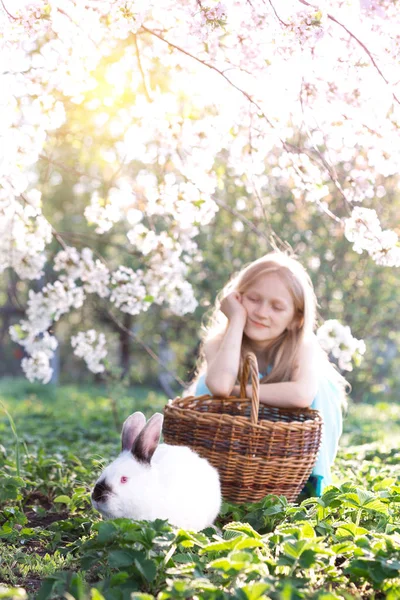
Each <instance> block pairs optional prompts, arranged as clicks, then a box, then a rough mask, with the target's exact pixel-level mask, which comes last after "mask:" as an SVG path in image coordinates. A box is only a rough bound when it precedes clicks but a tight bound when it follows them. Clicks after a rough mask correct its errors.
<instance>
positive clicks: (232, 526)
mask: <svg viewBox="0 0 400 600" xmlns="http://www.w3.org/2000/svg"><path fill="white" fill-rule="evenodd" d="M224 529H225V530H228V531H238V532H240V533H244V534H246V535H248V536H249V537H253V538H257V539H260V538H261V535H260V534H259V533H258V531H256V530H255V529H253V527H252V526H251V525H249V523H239V522H235V521H234V522H232V523H228V525H225V527H224Z"/></svg>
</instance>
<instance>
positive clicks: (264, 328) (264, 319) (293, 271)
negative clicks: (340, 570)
mask: <svg viewBox="0 0 400 600" xmlns="http://www.w3.org/2000/svg"><path fill="white" fill-rule="evenodd" d="M316 305H317V301H316V297H315V294H314V290H313V287H312V283H311V280H310V277H309V276H308V274H307V273H306V271H305V269H304V268H303V267H302V266H301V264H300V263H299V262H298V261H297V260H296V259H295V258H294V257H290V256H288V255H286V254H284V253H282V252H274V253H271V254H267V255H265V256H263V257H261V258H259V259H258V260H256V261H254V262H253V263H251V264H250V265H248V266H247V267H246V268H245V269H243V270H242V271H241V272H240V273H239V274H238V275H236V276H235V277H234V278H233V279H232V280H231V281H230V282H229V283H228V284H227V285H226V286H225V287H224V289H223V290H222V292H221V293H220V294H219V295H218V297H217V302H216V306H215V310H214V312H213V314H212V316H211V320H210V325H209V327H208V328H206V330H205V336H204V337H203V342H202V345H201V349H200V357H199V361H200V362H199V367H198V372H197V376H196V378H195V380H194V382H193V383H192V385H191V386H190V387H191V390H192V393H194V394H195V395H196V396H200V395H202V394H212V395H214V396H222V397H226V396H239V385H238V384H237V379H238V373H239V370H240V367H241V365H242V361H243V358H244V356H245V355H246V353H247V352H248V351H251V352H254V354H255V355H256V357H257V361H258V370H259V376H260V402H262V403H265V404H268V405H270V406H278V407H286V408H300V407H301V408H304V407H311V408H314V409H316V410H318V411H320V413H321V416H322V419H323V421H324V431H323V435H322V443H321V448H320V451H319V454H318V458H317V462H316V464H315V466H314V469H313V472H312V477H311V478H310V479H311V482H312V485H313V487H314V488H315V493H316V494H317V495H321V493H322V490H323V488H324V487H325V486H326V485H329V484H330V483H331V474H330V469H331V465H332V463H333V461H334V459H335V456H336V452H337V448H338V441H339V438H340V435H341V433H342V412H341V411H342V406H343V405H344V404H345V387H346V385H347V382H346V380H345V379H344V378H343V377H342V376H341V375H340V374H339V373H338V372H337V371H336V369H335V367H334V366H333V364H331V363H330V362H329V359H328V357H327V355H326V353H325V352H324V351H323V350H322V348H321V347H320V345H319V343H318V341H317V338H316V336H315V334H314V329H315V321H316ZM247 396H248V397H251V389H250V386H248V388H247Z"/></svg>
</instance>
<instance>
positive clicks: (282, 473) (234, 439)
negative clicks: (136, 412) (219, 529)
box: [163, 354, 322, 502]
mask: <svg viewBox="0 0 400 600" xmlns="http://www.w3.org/2000/svg"><path fill="white" fill-rule="evenodd" d="M249 373H250V374H251V382H252V399H251V402H250V401H249V399H248V398H246V383H247V381H248V378H249ZM259 385H260V384H259V377H258V365H257V359H256V357H255V355H254V354H248V355H247V356H246V359H245V363H244V368H243V373H242V376H241V378H240V395H241V398H236V397H235V398H233V397H229V398H217V397H214V396H209V395H205V396H197V397H195V396H188V397H186V398H179V397H178V398H175V400H172V401H170V403H169V404H168V405H167V406H166V407H165V409H164V427H163V434H164V440H165V442H166V443H167V444H174V445H179V446H189V447H190V448H192V449H193V450H195V451H196V452H197V453H198V454H199V455H200V456H202V457H204V458H207V459H208V460H209V461H210V463H211V464H212V465H213V466H214V467H216V468H217V469H218V471H219V475H220V480H221V487H222V495H223V497H224V499H225V500H229V501H230V502H257V501H258V500H261V499H262V498H264V496H266V495H267V494H276V495H283V496H286V498H287V499H288V500H289V501H295V500H296V498H297V496H298V495H299V493H300V492H301V490H302V489H303V487H304V485H305V483H306V481H307V479H308V477H309V476H310V474H311V471H312V468H313V466H314V463H315V461H316V458H317V454H318V450H319V446H320V443H321V434H322V419H321V416H320V414H319V412H318V411H316V410H311V409H309V408H301V409H281V408H275V407H271V406H265V405H263V404H262V405H261V406H260V401H259Z"/></svg>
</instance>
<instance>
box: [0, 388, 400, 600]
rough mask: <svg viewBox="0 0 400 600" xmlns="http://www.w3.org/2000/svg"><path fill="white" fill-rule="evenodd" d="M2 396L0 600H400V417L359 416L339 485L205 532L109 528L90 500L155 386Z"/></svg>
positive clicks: (239, 510) (156, 406)
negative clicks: (126, 423)
mask: <svg viewBox="0 0 400 600" xmlns="http://www.w3.org/2000/svg"><path fill="white" fill-rule="evenodd" d="M114 394H116V395H117V396H118V401H117V403H116V404H115V403H114V404H113V403H112V402H110V398H109V394H108V392H107V390H106V389H101V388H95V387H84V386H79V388H78V387H76V386H60V387H58V388H55V387H51V386H50V387H49V386H47V387H45V386H41V385H39V384H30V383H29V382H27V381H23V380H19V381H15V380H13V381H11V380H3V382H2V383H1V384H0V400H1V405H0V443H1V445H0V507H1V508H0V548H1V549H0V598H37V599H38V600H45V599H47V598H68V599H71V598H76V599H79V600H80V599H89V598H90V599H93V600H101V599H102V598H106V599H107V600H108V599H109V600H114V599H115V600H117V599H118V600H119V599H123V600H124V599H128V598H129V599H133V600H135V599H136V600H139V599H140V600H151V599H152V598H157V599H158V600H167V599H170V598H171V599H172V598H174V599H178V598H179V599H180V598H188V599H189V598H200V599H205V600H211V599H212V600H219V599H221V600H225V599H238V600H246V599H247V600H257V599H258V598H270V599H272V600H278V599H279V600H280V599H282V600H297V599H301V598H310V599H315V600H317V599H318V600H335V599H345V600H349V599H354V598H356V599H357V598H359V599H364V598H371V599H376V600H378V599H381V598H388V599H389V600H396V599H398V598H400V577H399V570H400V504H399V502H400V480H399V477H398V473H399V462H400V451H399V449H398V448H397V447H396V437H397V439H398V435H399V432H400V407H399V406H398V405H393V404H386V403H382V402H381V403H379V404H374V405H373V404H360V405H350V407H349V410H348V414H347V418H346V421H345V426H346V429H345V433H344V436H343V438H342V444H341V451H340V455H339V457H338V459H337V463H336V466H335V472H334V475H335V480H334V486H332V487H331V488H329V489H327V491H326V492H325V493H324V495H323V496H322V498H305V499H304V500H303V501H302V502H301V503H296V504H289V503H288V502H287V501H286V500H285V499H284V498H279V497H276V496H268V497H266V498H265V499H264V500H263V501H262V502H259V503H257V504H252V505H242V506H234V505H229V504H224V505H223V510H222V512H221V515H220V517H219V519H218V521H217V523H216V524H215V527H213V528H209V529H207V530H205V531H203V532H201V533H197V534H193V533H191V532H188V531H183V530H177V529H174V528H171V527H170V526H169V525H168V523H166V522H164V521H156V522H154V523H146V522H132V521H129V520H126V519H116V520H112V521H103V520H102V519H101V517H100V516H99V515H98V514H97V513H96V512H95V511H94V510H93V509H92V508H91V505H90V500H89V494H90V488H91V486H92V485H93V483H94V481H95V479H96V477H97V475H98V473H99V472H100V470H101V468H102V467H103V466H104V465H105V463H107V462H108V461H109V459H110V457H113V456H115V455H116V454H117V452H118V450H119V432H118V431H117V426H116V423H115V422H118V420H119V421H120V423H122V421H123V419H124V418H125V417H126V415H127V414H129V413H130V412H132V411H133V410H137V409H140V410H143V411H144V412H145V414H146V416H149V415H150V414H152V413H153V412H154V411H155V410H162V407H163V405H164V404H165V401H166V398H165V396H163V395H162V394H160V393H155V392H154V391H151V390H148V389H145V388H140V387H137V388H134V389H130V390H125V391H123V390H122V391H120V392H119V394H118V393H117V392H116V390H114Z"/></svg>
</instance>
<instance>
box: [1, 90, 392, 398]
mask: <svg viewBox="0 0 400 600" xmlns="http://www.w3.org/2000/svg"><path fill="white" fill-rule="evenodd" d="M106 92H107V90H105V91H104V93H105V94H106ZM107 93H109V92H107ZM89 99H90V98H89ZM63 101H64V104H66V101H65V99H63ZM125 101H127V100H126V98H124V97H121V98H120V99H119V100H118V102H117V101H116V102H115V103H114V104H111V105H110V106H108V107H103V108H102V110H103V112H104V111H105V112H107V113H108V115H109V116H112V115H113V114H114V113H116V111H118V110H119V109H120V108H121V106H123V103H124V102H125ZM66 112H67V115H68V118H67V120H66V125H64V126H63V127H62V128H61V129H60V130H58V132H57V135H54V136H52V137H51V138H49V140H48V143H47V146H46V156H44V157H42V159H41V161H40V163H39V173H38V177H39V182H38V185H39V186H40V189H42V192H43V197H44V198H46V202H45V204H44V214H45V216H46V217H47V218H48V219H49V221H50V223H51V224H52V225H53V227H54V229H55V230H56V231H58V232H59V234H60V235H61V236H62V238H63V239H64V242H65V243H67V244H71V245H76V247H77V248H78V249H81V248H83V247H86V246H89V247H90V248H92V249H93V251H94V253H95V254H97V255H99V256H101V257H103V259H104V260H105V261H106V262H107V264H108V266H109V267H110V268H112V269H115V268H116V267H117V266H118V265H119V264H123V265H125V266H128V267H131V268H133V269H138V268H140V267H141V266H143V264H142V259H141V255H139V254H138V253H137V252H135V250H134V249H133V248H132V247H130V246H129V244H128V242H127V238H126V225H124V224H123V223H118V224H117V225H115V226H114V228H113V229H112V230H111V231H109V232H107V233H105V234H103V235H97V234H96V233H95V231H94V227H91V226H89V225H88V224H87V222H86V219H85V217H84V214H83V212H84V208H85V206H86V205H87V204H88V203H89V194H88V193H87V192H86V187H85V183H86V182H88V181H91V182H92V183H93V181H97V183H98V191H99V194H100V195H101V196H103V197H106V196H107V191H108V190H109V189H110V188H111V187H112V186H113V184H114V182H115V180H116V178H117V177H118V176H119V174H120V171H124V172H128V173H130V174H132V173H137V172H138V171H139V170H140V165H139V164H135V163H133V162H131V163H129V164H127V165H121V167H120V169H119V170H118V171H117V172H115V170H114V171H113V170H112V168H111V166H110V164H109V162H108V159H107V155H106V153H105V152H104V149H105V148H107V147H109V148H110V149H112V147H113V144H114V143H115V140H114V139H112V136H111V137H110V133H109V132H108V133H107V130H106V128H104V129H103V128H102V127H101V126H99V125H98V124H97V125H96V119H95V118H89V117H88V116H87V115H86V113H85V108H84V106H83V105H82V104H74V103H73V102H70V103H69V104H68V103H67V104H66ZM339 167H340V166H339ZM168 168H169V166H168V160H167V161H166V163H165V164H164V165H163V167H160V166H156V165H155V167H154V173H155V175H156V176H158V177H159V178H160V179H162V178H163V177H164V176H165V172H166V171H168ZM341 168H343V170H344V171H346V170H350V169H351V165H349V164H344V165H341ZM160 169H162V172H161V171H160V172H158V171H159V170H160ZM214 169H215V172H216V174H217V176H218V190H217V194H216V197H215V200H216V201H217V203H218V204H219V207H220V209H219V212H218V213H217V215H216V217H215V218H214V220H213V221H212V222H211V223H210V224H209V225H208V226H206V227H203V228H202V229H201V231H200V234H199V236H198V238H197V243H198V245H199V248H200V250H201V253H202V260H200V261H195V262H193V263H192V264H191V265H190V272H189V276H188V279H189V281H190V282H191V284H192V285H193V287H194V290H195V295H196V298H197V300H198V302H199V305H198V307H197V309H196V311H195V312H194V313H193V314H188V315H185V316H184V317H177V316H175V315H172V314H171V312H170V311H169V310H168V308H167V307H160V306H157V305H152V306H151V307H150V309H149V310H148V312H146V313H143V314H140V315H138V316H135V317H133V316H130V315H127V314H123V313H119V314H118V313H117V311H116V310H114V313H113V314H111V313H110V308H109V305H108V303H107V301H106V300H101V299H100V298H97V297H96V298H94V297H91V296H89V297H88V301H87V302H86V303H85V305H84V307H83V308H82V309H81V310H79V311H75V312H71V313H70V314H68V315H66V316H64V317H62V318H61V320H60V321H59V322H58V323H55V326H54V332H55V334H56V336H57V338H58V340H59V343H60V345H59V352H58V355H57V361H58V364H57V365H56V366H57V368H56V374H55V381H57V380H61V381H62V382H63V383H68V382H70V381H72V380H73V381H75V382H76V381H81V382H89V381H92V380H93V379H95V380H96V381H97V382H98V383H101V382H102V379H104V377H103V376H102V375H101V376H94V375H92V374H91V373H90V372H89V371H87V369H86V366H85V364H84V362H83V361H82V360H80V359H78V358H76V357H75V356H74V355H73V353H72V351H71V346H70V341H69V340H70V337H71V335H73V334H75V333H76V332H77V331H79V330H87V329H89V328H95V329H97V330H102V331H104V332H105V333H106V334H107V337H108V341H109V354H108V359H109V360H110V362H111V363H112V364H113V365H114V366H115V368H116V369H117V371H116V374H115V373H114V376H115V375H117V377H120V376H122V375H125V376H126V378H127V380H128V383H130V384H146V385H151V386H154V387H155V388H157V387H160V386H161V387H162V388H163V389H164V391H166V393H168V395H172V394H174V393H181V392H182V382H185V383H188V382H189V381H190V378H191V377H192V375H193V371H194V367H195V363H196V358H197V353H198V347H199V342H200V334H201V324H202V322H203V321H204V319H206V317H207V311H209V310H210V309H211V308H212V306H213V303H214V301H215V297H216V294H217V293H218V291H219V290H220V289H221V288H222V287H223V285H224V284H225V283H226V282H227V280H228V279H229V277H230V276H231V275H232V274H233V273H234V272H236V271H238V270H240V269H241V268H242V267H243V266H244V265H245V264H247V263H249V262H251V261H253V260H254V259H256V258H258V257H259V256H261V255H262V254H265V253H266V252H269V251H270V250H271V249H272V247H271V239H272V238H273V239H275V242H276V244H277V246H278V247H279V248H282V249H284V248H285V247H287V246H290V247H291V248H292V249H293V250H294V252H295V253H296V254H297V255H298V257H299V259H300V261H301V262H302V264H303V265H304V266H305V267H306V268H307V269H308V271H309V273H310V275H311V278H312V280H313V283H314V286H315V291H316V295H317V298H318V302H319V325H321V324H322V323H323V321H324V320H326V319H338V320H339V321H340V322H341V323H343V324H347V325H349V326H350V327H351V330H352V333H353V335H354V336H355V337H356V338H361V339H364V340H365V342H366V345H367V351H366V354H365V356H364V358H363V360H362V362H361V364H359V365H357V366H355V368H354V370H353V371H352V372H351V373H344V375H345V376H346V377H347V379H348V381H349V383H350V384H351V386H352V392H351V397H352V399H353V400H354V401H355V402H360V401H364V402H365V401H372V400H383V399H384V400H385V401H396V400H397V398H398V395H399V392H400V376H399V373H400V353H399V348H400V330H399V328H398V327H397V320H396V318H395V317H396V315H397V309H398V306H399V305H400V285H399V282H398V280H399V275H398V270H396V269H394V268H388V267H386V268H385V267H379V266H377V265H376V264H375V263H374V262H373V261H372V259H371V258H369V257H368V256H367V255H366V254H362V255H359V254H357V253H355V252H354V251H353V250H352V247H351V244H350V243H349V242H348V241H347V240H346V239H345V238H344V236H343V224H342V222H341V221H340V220H339V219H337V220H336V219H335V218H332V216H330V214H328V213H329V211H330V210H332V212H334V213H335V215H338V216H339V217H346V216H348V214H347V212H346V210H347V209H346V207H345V206H344V205H343V203H342V201H341V197H340V194H339V192H338V191H337V190H336V188H334V186H332V189H331V193H330V195H329V197H328V198H327V201H326V203H324V204H320V205H318V204H315V203H310V202H306V201H305V200H304V199H295V198H294V197H293V195H292V194H291V192H290V190H289V189H287V188H286V189H285V188H282V187H279V185H278V184H277V183H276V181H275V180H274V177H273V175H272V173H271V172H270V171H271V167H269V166H268V163H267V162H266V167H265V169H266V170H265V175H266V177H267V180H266V181H267V184H266V185H265V187H264V188H263V189H262V190H261V191H259V193H254V190H253V189H252V186H251V182H248V181H245V179H243V180H241V179H238V178H237V177H233V176H232V174H231V173H230V172H229V167H228V166H227V161H226V160H225V157H224V154H223V153H221V154H220V155H219V157H218V163H217V164H216V165H215V166H214ZM381 183H382V184H384V186H385V191H386V196H385V198H384V199H383V200H381V201H380V205H379V206H377V204H376V202H377V199H371V200H366V201H365V202H364V204H363V205H364V206H365V207H367V208H368V207H374V208H378V212H379V216H380V218H381V220H382V222H383V223H387V224H388V226H390V227H393V226H392V223H394V222H396V220H397V219H398V215H399V214H400V197H399V193H398V182H397V180H396V179H394V178H393V180H391V179H390V178H385V180H384V181H382V182H381ZM141 208H145V207H144V206H143V207H141ZM397 233H400V231H397ZM59 250H60V245H59V243H58V242H57V240H56V239H55V240H53V242H52V244H51V246H50V247H49V248H48V254H49V261H48V266H47V270H46V273H45V276H44V277H43V278H42V279H41V280H40V281H37V282H33V285H32V288H33V289H36V290H39V289H41V287H42V286H43V285H44V284H45V283H47V282H48V281H53V280H54V279H55V278H56V277H57V273H54V272H52V268H51V264H52V261H51V259H52V256H53V255H54V254H55V253H56V252H58V251H59ZM28 288H29V286H28V283H27V282H25V281H20V280H18V278H17V277H16V275H15V274H14V273H12V272H10V271H7V272H6V273H5V275H4V277H3V278H2V280H1V282H0V307H1V308H0V318H1V323H0V375H1V376H17V375H21V374H22V372H21V369H20V361H21V358H22V357H23V352H22V350H21V348H20V347H18V346H16V345H15V344H13V343H12V342H11V341H10V339H9V336H8V328H9V326H10V325H12V324H13V323H15V322H16V321H18V320H20V319H21V318H23V316H24V310H25V308H26V302H27V297H28ZM116 321H118V322H116ZM128 332H129V333H128ZM151 353H154V354H155V355H156V356H157V357H158V358H159V361H160V362H161V363H162V364H163V365H164V367H163V366H162V365H160V362H159V361H157V360H156V359H155V358H154V355H153V356H152V355H151ZM174 376H175V377H174Z"/></svg>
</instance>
